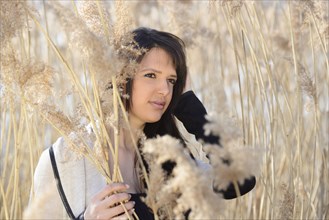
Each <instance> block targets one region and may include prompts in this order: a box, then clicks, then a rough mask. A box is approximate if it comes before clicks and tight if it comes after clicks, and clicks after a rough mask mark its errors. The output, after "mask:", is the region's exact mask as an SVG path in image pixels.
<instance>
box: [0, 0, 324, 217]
mask: <svg viewBox="0 0 329 220" xmlns="http://www.w3.org/2000/svg"><path fill="white" fill-rule="evenodd" d="M0 6H1V8H0V11H1V21H0V22H1V35H0V40H1V54H0V55H1V70H0V74H1V78H0V80H1V82H0V96H1V116H0V117H1V122H0V129H1V135H0V204H1V210H0V218H1V219H20V218H22V217H23V213H24V210H25V209H26V207H27V205H28V202H29V197H30V188H31V186H33V172H34V169H35V166H36V164H37V162H38V158H39V156H40V154H41V152H42V151H43V150H44V149H45V148H46V147H49V146H50V145H51V143H53V142H54V141H55V140H56V139H57V138H58V137H59V136H64V137H66V138H67V139H68V140H71V141H70V143H69V147H70V149H74V150H75V151H76V152H78V153H79V154H81V155H84V156H86V157H88V158H89V159H91V160H92V161H93V162H94V164H95V165H96V166H97V167H98V168H99V169H100V171H101V172H102V173H103V174H104V176H107V179H108V181H109V182H111V181H119V180H120V171H119V170H116V171H115V172H114V174H113V175H109V170H108V169H109V168H108V167H107V163H106V162H104V161H106V160H105V159H106V158H108V154H109V153H112V154H113V155H115V154H116V152H117V151H116V148H117V144H116V143H117V139H116V137H110V136H109V135H108V134H107V132H106V131H107V130H108V129H109V128H112V129H118V128H119V127H120V126H126V125H127V118H126V113H125V111H124V110H123V108H122V107H123V106H122V102H121V100H122V99H120V88H117V85H119V84H120V80H122V79H123V78H124V77H125V75H123V76H120V77H116V76H118V75H120V74H119V73H120V71H119V70H120V69H122V67H123V65H124V63H123V61H122V60H120V59H118V58H117V56H116V55H117V54H120V53H124V54H126V55H128V56H127V57H129V56H133V55H134V53H138V51H133V50H132V49H131V48H129V47H122V46H120V45H121V43H122V42H127V41H129V39H130V38H129V35H127V33H128V32H129V31H130V30H132V29H133V28H136V27H139V26H147V27H152V28H155V29H160V30H165V31H169V32H172V33H174V34H176V35H178V36H180V37H181V38H182V39H183V40H184V41H185V43H186V46H187V56H188V67H189V73H190V75H191V82H192V87H193V90H194V91H195V92H196V93H197V95H198V96H199V98H200V99H201V100H202V101H203V103H204V104H205V106H206V107H207V110H208V112H209V113H210V118H211V119H212V120H213V121H214V123H213V124H211V125H209V126H208V127H207V128H208V129H209V130H211V131H212V132H218V133H219V134H220V135H221V136H222V145H223V146H225V147H226V149H227V151H228V153H230V155H231V156H232V155H234V157H233V156H232V158H231V159H232V161H233V162H235V164H234V166H232V167H230V168H225V167H221V166H219V167H220V168H221V169H223V172H220V170H219V171H218V174H217V175H218V176H220V180H219V181H222V182H225V181H230V180H232V179H233V180H235V181H238V180H240V178H244V177H245V176H248V175H250V174H257V185H256V188H255V189H254V190H253V191H252V192H250V193H249V194H247V195H245V196H243V197H241V198H239V199H236V200H232V201H221V203H220V204H218V207H219V208H217V210H216V207H213V205H214V204H213V203H214V201H217V200H216V198H213V197H211V195H210V194H209V195H207V194H206V193H205V194H204V195H207V196H204V197H203V198H200V195H199V194H197V193H194V194H193V193H191V194H190V195H186V196H184V197H182V198H180V200H182V201H175V204H176V203H177V204H184V202H187V201H193V200H196V197H197V200H198V201H199V202H200V203H199V206H200V207H201V206H202V207H206V208H205V209H204V210H201V211H200V213H201V214H202V213H207V212H209V213H210V214H209V213H208V215H203V216H202V215H194V216H195V219H202V218H206V217H207V218H210V217H212V218H214V216H215V217H216V218H218V219H235V218H237V219H328V217H329V153H328V151H329V138H328V137H329V136H328V134H329V57H328V56H329V52H328V50H329V49H328V46H329V45H328V41H329V26H328V23H329V17H328V16H329V15H328V9H329V6H328V2H326V1H312V0H307V1H266V0H264V1H238V0H234V1H226V0H223V1H209V2H208V1H115V2H114V1H105V2H102V1H91V2H85V1H1V2H0ZM129 68H130V69H127V70H126V72H131V70H132V69H133V68H134V65H131V66H130V67H129ZM131 68H132V69H131ZM109 83H111V85H112V87H113V89H112V90H111V92H109V91H108V89H107V88H108V87H109ZM88 123H91V124H92V125H93V126H94V127H96V126H98V127H99V128H100V129H99V132H96V133H95V135H94V136H92V137H90V138H91V139H92V140H94V141H95V143H97V144H96V145H95V146H96V147H95V149H96V150H95V151H91V150H90V149H89V148H88V147H86V144H85V142H86V140H85V139H84V138H85V129H84V126H85V125H86V124H88ZM96 124H97V125H96ZM72 131H74V132H75V135H76V136H75V137H72V133H71V132H72ZM112 139H113V140H112ZM168 142H169V143H172V145H171V146H176V145H177V143H175V141H174V140H171V139H170V138H169V137H167V139H165V140H161V139H159V140H153V142H148V143H146V145H145V146H148V148H146V151H147V152H149V153H152V154H154V155H157V154H159V152H160V150H159V151H158V152H153V151H152V147H150V146H159V147H158V149H161V145H163V144H164V143H168ZM111 143H114V144H113V146H112V145H111ZM103 146H109V147H108V148H104V147H103ZM176 147H177V149H180V148H179V146H178V145H177V146H176ZM199 147H200V146H199V145H198V146H197V149H198V150H199V152H197V154H200V155H201V154H202V152H201V151H200V148H199ZM175 149H176V148H175ZM153 150H154V149H153ZM204 151H209V146H204ZM171 153H172V152H171ZM172 154H173V155H180V154H178V153H176V154H174V153H172ZM169 156H170V155H169ZM182 158H183V157H181V158H180V159H181V161H183V162H182V163H184V164H185V165H186V166H185V167H182V170H181V173H182V174H183V173H184V172H185V171H186V170H187V169H192V168H191V167H192V165H190V164H189V163H188V162H186V161H185V160H184V158H183V159H182ZM257 158H261V160H256V159H257ZM242 168H243V169H242ZM184 169H185V171H184ZM225 169H226V170H225ZM155 170H156V168H155ZM141 172H145V171H143V169H142V171H141ZM177 172H178V171H177ZM178 174H179V173H178ZM189 174H190V175H188V176H184V178H190V179H192V180H193V178H194V180H195V181H194V183H202V181H203V180H202V179H198V178H197V177H198V174H199V173H198V172H196V171H195V172H192V171H191V172H190V173H189ZM200 175H201V174H200ZM154 178H155V179H154ZM157 178H158V179H157ZM159 178H160V179H161V177H157V176H150V179H147V180H146V181H147V182H148V183H149V184H150V186H152V183H153V182H154V181H155V180H156V181H159ZM177 181H178V180H177ZM197 181H199V182H197ZM192 182H193V181H192ZM177 184H179V183H177ZM194 185H196V186H198V185H197V184H193V185H192V186H194ZM150 190H154V192H156V191H157V188H156V187H155V188H150ZM158 190H161V189H158ZM203 192H206V191H203ZM150 194H152V191H150ZM184 195H185V194H184ZM32 196H33V195H32ZM46 197H47V195H45V198H43V199H44V200H43V201H47V198H46ZM201 197H202V196H201ZM149 199H150V200H149V202H150V203H151V204H154V207H153V208H154V210H157V209H156V208H157V206H160V205H161V204H162V203H161V202H160V201H152V199H151V198H149ZM163 199H167V200H170V199H171V200H174V198H171V197H170V196H168V197H164V198H163ZM184 199H185V200H184ZM207 201H208V202H207ZM45 203H46V202H42V201H39V203H38V204H39V205H35V206H31V208H30V209H29V210H28V211H27V212H26V213H25V217H26V218H33V217H35V216H36V215H35V214H37V211H38V210H37V209H38V208H40V204H45ZM207 204H209V205H207ZM190 205H191V206H192V205H196V206H198V204H190ZM34 207H36V210H33V209H34ZM177 207H178V206H177ZM179 208H182V209H183V208H184V207H183V205H181V206H179ZM179 208H177V209H175V210H179ZM215 210H216V211H217V212H216V213H215ZM170 216H175V213H172V215H170ZM176 216H179V215H176ZM160 218H161V216H160Z"/></svg>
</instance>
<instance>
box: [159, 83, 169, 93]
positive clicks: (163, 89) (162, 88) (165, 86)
mask: <svg viewBox="0 0 329 220" xmlns="http://www.w3.org/2000/svg"><path fill="white" fill-rule="evenodd" d="M158 92H159V93H160V94H162V95H163V96H166V95H168V94H169V93H170V85H169V82H168V81H167V80H159V83H158Z"/></svg>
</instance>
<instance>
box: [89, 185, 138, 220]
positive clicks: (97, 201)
mask: <svg viewBox="0 0 329 220" xmlns="http://www.w3.org/2000/svg"><path fill="white" fill-rule="evenodd" d="M128 188H129V186H128V185H126V184H124V183H111V184H109V185H107V186H105V187H104V188H103V189H102V190H101V191H100V192H99V193H97V194H96V195H95V196H94V197H93V198H92V200H91V203H90V204H89V206H88V207H87V209H86V211H85V213H84V218H85V219H112V220H118V219H127V218H128V217H127V215H126V214H125V211H124V208H123V206H122V205H121V204H120V202H122V203H123V204H124V206H125V208H126V210H127V211H128V213H129V214H130V216H131V215H132V213H133V211H134V210H133V207H134V205H135V202H134V201H129V200H130V198H131V195H129V194H128V193H127V192H126V190H127V189H128Z"/></svg>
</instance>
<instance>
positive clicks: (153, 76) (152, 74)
mask: <svg viewBox="0 0 329 220" xmlns="http://www.w3.org/2000/svg"><path fill="white" fill-rule="evenodd" d="M144 76H145V77H148V78H155V74H154V73H146V74H145V75H144Z"/></svg>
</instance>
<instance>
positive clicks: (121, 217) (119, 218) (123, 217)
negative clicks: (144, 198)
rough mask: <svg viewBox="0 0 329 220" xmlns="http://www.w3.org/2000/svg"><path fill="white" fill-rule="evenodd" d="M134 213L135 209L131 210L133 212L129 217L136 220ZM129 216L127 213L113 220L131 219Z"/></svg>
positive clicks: (130, 212) (129, 212)
mask: <svg viewBox="0 0 329 220" xmlns="http://www.w3.org/2000/svg"><path fill="white" fill-rule="evenodd" d="M134 212H135V209H131V210H129V211H128V215H129V217H130V219H134V218H133V213H134ZM128 215H127V214H126V213H123V214H121V215H119V216H116V217H114V218H112V220H123V219H125V220H126V219H129V217H128Z"/></svg>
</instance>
